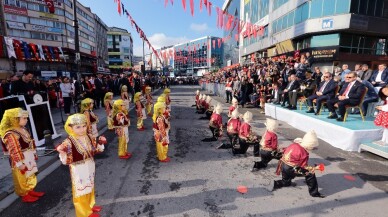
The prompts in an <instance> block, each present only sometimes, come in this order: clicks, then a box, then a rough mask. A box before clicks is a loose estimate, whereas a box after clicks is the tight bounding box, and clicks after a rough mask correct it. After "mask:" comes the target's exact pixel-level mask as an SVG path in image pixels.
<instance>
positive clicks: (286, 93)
mask: <svg viewBox="0 0 388 217" xmlns="http://www.w3.org/2000/svg"><path fill="white" fill-rule="evenodd" d="M299 88H300V84H299V81H298V80H297V77H296V75H295V74H291V75H290V81H289V83H288V84H287V87H286V89H284V90H283V103H282V106H283V107H285V106H286V105H285V104H286V102H287V103H288V106H287V107H286V108H291V107H292V105H291V104H290V93H292V92H293V91H294V92H297V91H298V90H299Z"/></svg>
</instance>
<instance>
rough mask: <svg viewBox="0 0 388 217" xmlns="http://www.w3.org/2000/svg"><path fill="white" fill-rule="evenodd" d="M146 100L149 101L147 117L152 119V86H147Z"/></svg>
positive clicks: (147, 103)
mask: <svg viewBox="0 0 388 217" xmlns="http://www.w3.org/2000/svg"><path fill="white" fill-rule="evenodd" d="M145 98H146V100H147V102H146V109H147V115H148V116H149V117H152V106H153V102H152V94H151V87H150V86H147V87H146V89H145Z"/></svg>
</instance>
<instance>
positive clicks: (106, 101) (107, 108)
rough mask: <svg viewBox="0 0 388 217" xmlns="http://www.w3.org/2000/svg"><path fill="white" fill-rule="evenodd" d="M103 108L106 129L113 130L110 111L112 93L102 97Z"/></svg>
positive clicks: (111, 107)
mask: <svg viewBox="0 0 388 217" xmlns="http://www.w3.org/2000/svg"><path fill="white" fill-rule="evenodd" d="M104 106H105V113H106V119H107V124H108V129H110V130H111V129H113V119H112V109H113V93H112V92H107V93H106V94H105V97H104Z"/></svg>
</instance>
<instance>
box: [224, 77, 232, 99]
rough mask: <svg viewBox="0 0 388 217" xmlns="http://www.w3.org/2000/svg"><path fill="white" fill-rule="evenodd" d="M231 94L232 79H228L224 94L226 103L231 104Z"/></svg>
mask: <svg viewBox="0 0 388 217" xmlns="http://www.w3.org/2000/svg"><path fill="white" fill-rule="evenodd" d="M232 92H233V79H232V78H230V77H229V78H228V80H227V81H226V83H225V93H226V103H230V102H232V98H233V97H232Z"/></svg>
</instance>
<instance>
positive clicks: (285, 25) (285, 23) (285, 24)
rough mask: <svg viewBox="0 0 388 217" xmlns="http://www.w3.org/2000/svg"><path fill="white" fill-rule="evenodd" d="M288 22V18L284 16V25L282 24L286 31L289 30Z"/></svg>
mask: <svg viewBox="0 0 388 217" xmlns="http://www.w3.org/2000/svg"><path fill="white" fill-rule="evenodd" d="M287 21H288V16H287V15H286V16H283V21H282V22H283V24H282V29H286V28H287Z"/></svg>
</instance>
